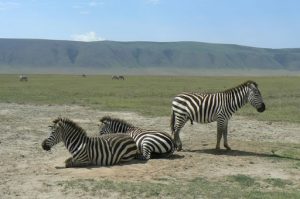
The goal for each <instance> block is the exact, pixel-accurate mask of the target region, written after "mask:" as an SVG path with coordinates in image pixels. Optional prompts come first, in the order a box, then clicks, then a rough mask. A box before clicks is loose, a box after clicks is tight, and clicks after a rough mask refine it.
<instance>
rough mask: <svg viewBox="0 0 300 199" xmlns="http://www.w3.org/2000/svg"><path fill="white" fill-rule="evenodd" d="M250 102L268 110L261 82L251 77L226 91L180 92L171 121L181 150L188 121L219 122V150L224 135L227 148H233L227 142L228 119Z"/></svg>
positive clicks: (259, 110) (175, 100)
mask: <svg viewBox="0 0 300 199" xmlns="http://www.w3.org/2000/svg"><path fill="white" fill-rule="evenodd" d="M247 102H250V104H251V105H252V106H253V107H254V108H256V109H257V111H258V112H264V111H265V104H264V102H263V98H262V95H261V93H260V91H259V89H258V85H257V83H256V82H254V81H251V80H249V81H246V82H244V83H242V84H240V85H239V86H236V87H234V88H231V89H228V90H225V91H223V92H216V93H182V94H179V95H177V96H176V97H175V98H174V99H173V101H172V113H171V123H170V126H171V131H172V134H173V136H174V140H175V143H176V146H177V150H181V149H182V143H181V140H180V137H179V132H180V130H181V128H183V126H184V125H185V123H186V122H187V121H188V120H191V121H195V122H198V123H210V122H214V121H217V144H216V149H220V141H221V138H222V136H223V139H224V147H225V148H226V149H227V150H231V148H230V147H229V145H228V141H227V127H228V120H229V119H230V118H231V116H232V114H233V113H234V112H236V111H237V110H238V109H239V108H241V107H242V106H244V105H245V104H246V103H247Z"/></svg>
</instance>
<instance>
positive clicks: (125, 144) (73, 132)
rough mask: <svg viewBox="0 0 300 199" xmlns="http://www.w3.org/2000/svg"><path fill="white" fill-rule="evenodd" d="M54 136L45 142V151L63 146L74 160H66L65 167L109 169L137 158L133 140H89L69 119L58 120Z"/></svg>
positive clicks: (117, 136)
mask: <svg viewBox="0 0 300 199" xmlns="http://www.w3.org/2000/svg"><path fill="white" fill-rule="evenodd" d="M50 128H51V134H50V136H49V137H48V138H46V139H45V140H44V141H43V142H42V148H43V149H44V150H46V151H49V150H50V149H51V148H52V147H53V146H54V145H56V144H57V143H59V142H61V141H62V142H63V143H64V145H65V147H66V148H67V149H68V150H69V152H70V153H71V155H72V157H70V158H68V159H66V161H65V166H66V168H69V167H83V166H91V165H98V166H109V165H114V164H117V163H119V162H121V161H130V160H132V159H133V158H135V156H136V154H137V147H136V144H135V141H134V140H133V139H132V137H130V136H128V135H124V134H115V135H109V136H98V137H88V136H87V134H86V132H85V131H84V130H83V129H82V128H81V127H80V126H78V125H77V124H76V123H75V122H73V121H72V120H70V119H68V118H57V119H55V120H54V121H53V124H52V125H51V126H50Z"/></svg>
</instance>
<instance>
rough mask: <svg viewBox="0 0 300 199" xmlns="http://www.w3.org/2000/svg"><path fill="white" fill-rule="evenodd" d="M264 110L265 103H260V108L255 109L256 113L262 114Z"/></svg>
mask: <svg viewBox="0 0 300 199" xmlns="http://www.w3.org/2000/svg"><path fill="white" fill-rule="evenodd" d="M265 110H266V105H265V103H262V105H261V107H260V108H258V109H257V111H258V112H260V113H262V112H264V111H265Z"/></svg>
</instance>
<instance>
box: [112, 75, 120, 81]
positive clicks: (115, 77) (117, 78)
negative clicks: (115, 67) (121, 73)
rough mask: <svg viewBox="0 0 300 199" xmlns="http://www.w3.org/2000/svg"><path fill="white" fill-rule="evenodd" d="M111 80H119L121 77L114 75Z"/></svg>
mask: <svg viewBox="0 0 300 199" xmlns="http://www.w3.org/2000/svg"><path fill="white" fill-rule="evenodd" d="M111 79H112V80H119V77H118V76H116V75H114V76H112V77H111Z"/></svg>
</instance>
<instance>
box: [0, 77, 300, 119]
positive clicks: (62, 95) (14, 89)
mask: <svg viewBox="0 0 300 199" xmlns="http://www.w3.org/2000/svg"><path fill="white" fill-rule="evenodd" d="M248 79H251V80H254V81H256V82H257V83H258V84H259V88H260V90H261V92H262V95H263V97H264V100H265V103H266V106H267V110H266V111H265V112H264V113H262V114H258V113H257V112H256V110H255V109H253V108H252V107H251V106H250V105H249V104H248V105H246V107H244V108H242V109H241V110H240V111H238V113H237V114H239V115H243V116H249V117H252V118H257V119H258V120H266V121H287V122H296V123H299V122H300V114H299V107H300V87H299V85H300V78H299V77H187V76H184V77H176V76H127V77H126V80H125V81H121V80H120V81H116V80H114V81H113V80H111V76H100V75H99V76H98V75H91V76H88V77H87V78H83V77H81V76H79V75H78V76H76V75H30V76H29V81H28V82H20V81H18V76H16V75H0V96H1V98H0V102H5V103H6V102H9V103H21V104H22V103H30V104H77V105H83V106H89V107H95V108H99V109H101V110H118V111H135V112H138V113H141V114H143V115H151V116H168V115H169V114H170V107H171V101H172V98H173V97H174V96H175V95H176V94H178V93H180V92H183V91H187V92H188V91H192V92H202V91H221V90H223V89H227V88H231V87H234V86H236V85H238V84H240V83H242V82H244V81H246V80H248Z"/></svg>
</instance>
